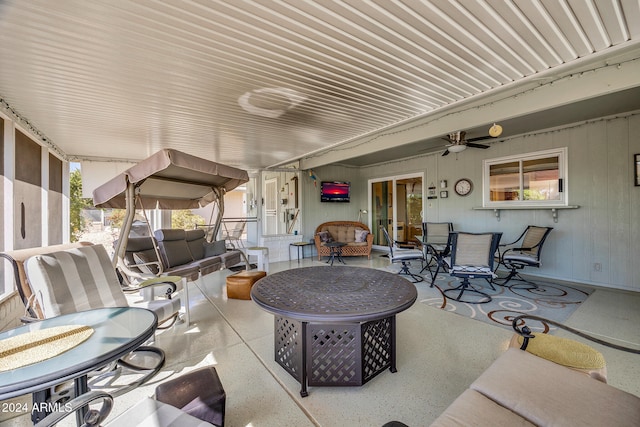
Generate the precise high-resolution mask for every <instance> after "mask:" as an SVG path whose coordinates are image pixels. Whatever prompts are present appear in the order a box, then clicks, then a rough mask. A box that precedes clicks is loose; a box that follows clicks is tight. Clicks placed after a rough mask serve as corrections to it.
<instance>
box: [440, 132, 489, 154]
mask: <svg viewBox="0 0 640 427" xmlns="http://www.w3.org/2000/svg"><path fill="white" fill-rule="evenodd" d="M465 135H466V132H465V131H458V132H452V133H450V134H449V135H448V136H447V137H446V138H443V139H445V140H447V141H449V144H447V149H446V150H445V151H444V153H442V155H443V156H447V155H449V153H459V152H461V151H464V150H466V149H467V147H471V148H483V149H485V148H489V146H488V145H484V144H476V143H475V141H482V140H485V139H491V138H493V136H481V137H478V138H469V139H465V138H464V136H465Z"/></svg>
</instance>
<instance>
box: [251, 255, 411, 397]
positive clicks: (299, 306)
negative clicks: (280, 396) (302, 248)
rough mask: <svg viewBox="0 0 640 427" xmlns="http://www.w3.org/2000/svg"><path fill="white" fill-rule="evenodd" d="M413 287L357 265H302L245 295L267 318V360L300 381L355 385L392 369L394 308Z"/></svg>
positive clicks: (402, 306)
mask: <svg viewBox="0 0 640 427" xmlns="http://www.w3.org/2000/svg"><path fill="white" fill-rule="evenodd" d="M417 296H418V293H417V291H416V287H415V286H414V285H413V284H412V283H411V282H409V281H408V280H405V279H404V278H402V277H399V276H398V275H396V274H393V273H389V272H385V271H380V270H374V269H371V268H362V267H346V266H336V267H326V266H322V267H304V268H295V269H291V270H286V271H282V272H279V273H275V274H271V275H269V276H267V277H265V278H263V279H260V280H259V281H258V282H256V284H255V285H254V286H253V288H252V289H251V298H252V299H253V300H254V301H255V303H256V304H258V305H259V306H260V307H261V308H263V309H264V310H266V311H268V312H270V313H273V314H274V315H275V322H274V335H275V360H276V362H277V363H278V364H279V365H280V366H282V367H283V368H284V369H285V370H286V371H287V372H288V373H289V374H290V375H291V376H293V377H294V378H295V379H296V380H297V381H298V382H300V384H301V386H302V389H301V390H300V395H301V396H302V397H305V396H307V395H308V392H307V386H345V385H352V386H359V385H363V384H365V383H366V382H368V381H369V380H370V379H372V378H373V377H375V376H376V375H378V374H379V373H381V372H382V371H384V370H385V369H386V368H389V369H390V370H391V372H396V336H395V329H396V319H395V316H396V314H397V313H400V312H401V311H404V310H406V309H407V308H409V307H411V305H413V303H414V302H415V300H416V298H417Z"/></svg>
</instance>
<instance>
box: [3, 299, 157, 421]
mask: <svg viewBox="0 0 640 427" xmlns="http://www.w3.org/2000/svg"><path fill="white" fill-rule="evenodd" d="M157 323H158V320H157V317H156V315H155V314H154V313H153V312H151V311H149V310H145V309H142V308H131V307H119V308H101V309H95V310H88V311H83V312H79V313H72V314H66V315H63V316H58V317H52V318H49V319H45V320H42V321H38V322H35V323H30V324H28V325H25V326H21V327H19V328H16V329H12V330H10V331H6V332H2V333H0V340H3V339H7V338H12V337H16V336H18V335H21V334H26V333H29V332H33V331H37V330H43V329H46V328H52V327H56V326H74V325H76V326H88V327H90V328H92V329H93V333H92V334H91V336H90V337H89V338H88V339H86V340H85V341H83V342H81V343H80V344H78V345H76V346H75V347H72V348H70V349H69V350H66V351H64V352H63V353H61V354H59V355H57V356H53V357H51V358H48V359H45V360H43V361H40V362H37V363H33V364H29V365H26V366H23V367H18V368H15V369H11V370H7V371H2V372H0V400H6V399H10V398H12V397H17V396H21V395H24V394H27V393H34V403H33V405H34V406H36V405H39V404H38V402H41V396H40V395H39V394H38V393H40V392H41V391H42V390H45V389H48V388H49V387H53V386H55V385H57V384H61V383H64V382H66V381H70V380H73V381H74V390H75V393H76V395H80V394H83V393H86V392H87V374H88V373H89V372H91V371H93V370H95V369H98V368H101V367H103V366H105V365H107V364H109V363H110V362H112V361H115V360H118V359H120V358H121V357H123V356H125V355H126V354H128V353H130V352H131V351H133V350H135V349H136V348H138V347H140V346H141V345H142V344H144V343H145V342H146V341H147V340H148V339H149V338H151V336H152V335H153V333H154V331H155V329H156V326H157ZM43 406H45V405H43ZM27 409H29V412H31V413H32V420H33V421H34V422H36V421H37V419H34V418H33V417H34V415H35V416H36V417H44V416H45V415H46V414H47V413H48V412H50V411H46V410H45V411H42V412H41V413H38V412H39V411H37V410H36V409H38V408H37V407H34V408H27ZM82 412H83V411H79V412H78V418H80V417H81V416H83V414H82V415H81V413H82ZM78 421H79V425H80V424H81V421H82V420H81V419H78Z"/></svg>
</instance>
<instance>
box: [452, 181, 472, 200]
mask: <svg viewBox="0 0 640 427" xmlns="http://www.w3.org/2000/svg"><path fill="white" fill-rule="evenodd" d="M454 189H455V191H456V194H457V195H459V196H466V195H468V194H469V193H471V191H472V190H473V183H472V182H471V180H470V179H467V178H462V179H459V180H458V181H457V182H456V185H455V187H454Z"/></svg>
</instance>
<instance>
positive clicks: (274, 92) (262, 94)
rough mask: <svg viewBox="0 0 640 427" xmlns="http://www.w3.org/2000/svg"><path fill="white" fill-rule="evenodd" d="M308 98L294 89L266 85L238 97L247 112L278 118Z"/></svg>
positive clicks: (239, 102)
mask: <svg viewBox="0 0 640 427" xmlns="http://www.w3.org/2000/svg"><path fill="white" fill-rule="evenodd" d="M306 100H307V97H306V96H304V95H303V94H301V93H300V92H297V91H295V90H293V89H288V88H285V87H274V88H269V87H265V88H261V89H254V90H251V91H249V92H246V93H244V94H242V95H241V96H240V98H238V104H239V105H240V107H242V109H243V110H245V111H246V112H247V113H250V114H253V115H256V116H260V117H267V118H270V119H277V118H278V117H280V116H282V115H283V114H284V113H286V112H287V111H289V110H291V109H292V108H295V107H297V106H298V105H300V104H301V103H303V102H304V101H306ZM267 107H277V108H267Z"/></svg>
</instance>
